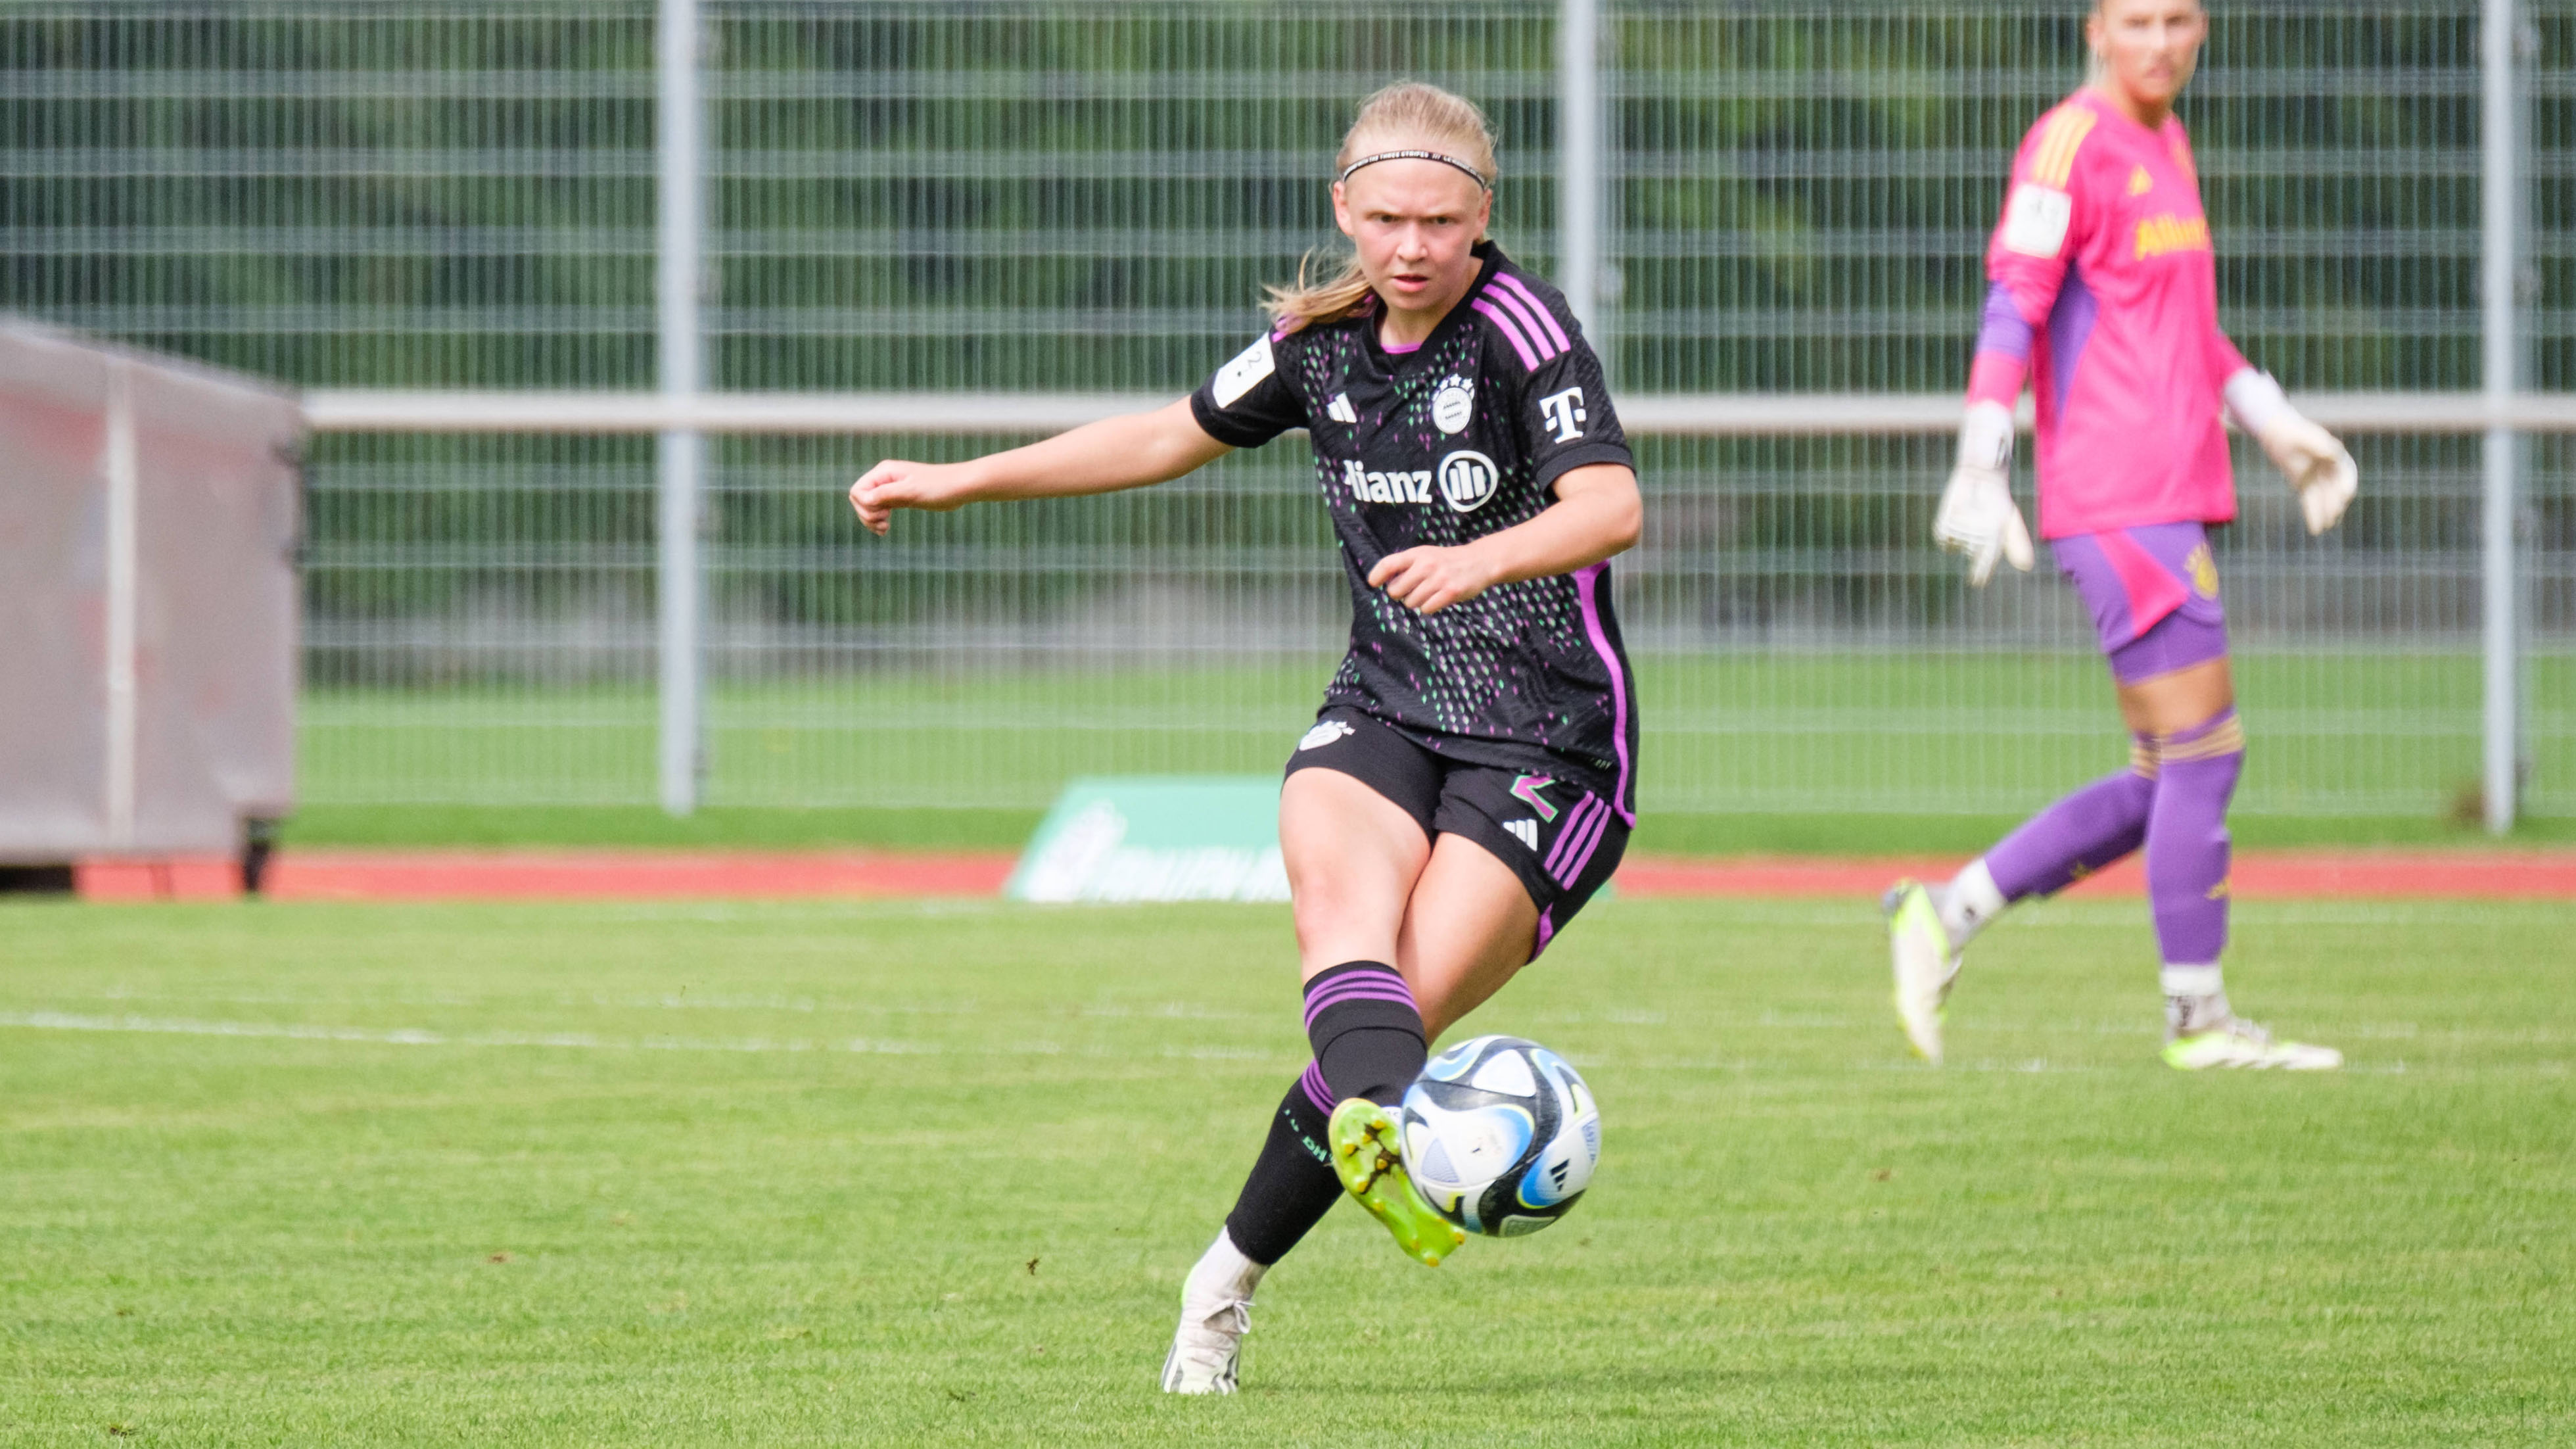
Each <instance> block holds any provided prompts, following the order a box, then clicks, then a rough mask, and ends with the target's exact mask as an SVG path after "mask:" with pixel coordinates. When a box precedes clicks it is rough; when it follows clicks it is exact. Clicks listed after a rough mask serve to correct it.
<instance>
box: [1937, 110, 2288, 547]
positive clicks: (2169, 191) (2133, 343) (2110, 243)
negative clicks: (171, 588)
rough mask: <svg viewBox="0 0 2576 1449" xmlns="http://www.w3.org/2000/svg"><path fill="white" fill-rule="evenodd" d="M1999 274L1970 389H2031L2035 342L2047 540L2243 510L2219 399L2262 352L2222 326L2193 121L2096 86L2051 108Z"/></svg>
mask: <svg viewBox="0 0 2576 1449" xmlns="http://www.w3.org/2000/svg"><path fill="white" fill-rule="evenodd" d="M2025 191H2028V192H2030V193H2031V194H2028V195H2024V194H2023V193H2024V192H2025ZM2055 218H2063V227H2062V236H2061V235H2059V228H2058V226H2057V225H2056V224H2055V221H2054V219H2055ZM2052 242H2053V245H2054V250H2053V251H2051V250H2049V248H2050V246H2051V245H2052ZM1986 271H1987V275H1988V276H1989V277H1990V278H1991V279H1992V280H1993V282H1994V284H1995V287H1994V292H1993V293H1992V294H1991V295H1990V296H1989V298H1988V302H1987V308H1986V315H1985V325H1984V326H1983V327H1982V328H1981V330H1980V332H1979V337H1978V353H1977V360H1976V363H1975V364H1974V367H1975V371H1974V374H1973V376H1972V380H1971V382H1970V387H1969V396H1970V398H1971V399H1972V400H1988V399H1991V400H1993V401H1998V402H2009V401H2011V400H2012V399H2013V398H2014V397H2017V396H2018V394H2019V392H2020V386H2019V383H2018V380H2017V379H2014V378H2013V377H2012V376H2011V369H2010V367H2009V366H2008V364H2009V363H2010V362H2011V361H2012V360H2013V354H2014V353H2015V352H2016V351H2018V350H2026V351H2027V354H2028V357H2029V383H2030V387H2031V390H2032V392H2034V393H2035V394H2037V398H2038V403H2039V409H2038V411H2039V443H2038V461H2039V531H2040V533H2041V535H2042V536H2043V537H2047V538H2064V537H2066V536H2068V535H2070V534H2078V533H2107V532H2109V531H2111V530H2113V529H2119V528H2128V527H2135V526H2139V525H2144V524H2155V523H2186V522H2192V523H2223V522H2226V521H2228V520H2230V519H2232V518H2234V517H2235V516H2236V486H2235V476H2234V473H2233V470H2232V469H2231V468H2230V466H2229V462H2228V454H2227V435H2226V430H2225V427H2224V424H2223V423H2222V421H2221V416H2220V413H2221V409H2220V399H2219V394H2220V390H2221V389H2222V388H2223V387H2224V386H2225V385H2226V382H2227V379H2228V378H2229V377H2230V376H2232V375H2233V374H2234V373H2235V372H2236V371H2237V370H2238V369H2239V368H2241V367H2242V366H2244V359H2243V357H2242V355H2240V354H2239V353H2238V352H2237V351H2236V349H2235V347H2234V346H2233V345H2232V344H2230V343H2229V342H2228V341H2227V338H2226V336H2225V334H2223V333H2221V332H2220V331H2219V329H2218V270H2217V264H2216V260H2215V258H2214V257H2213V255H2212V254H2211V251H2210V242H2209V223H2208V218H2207V215H2206V213H2204V212H2203V211H2202V209H2201V202H2200V179H2199V176H2198V174H2197V172H2196V171H2195V170H2194V169H2193V166H2192V159H2191V142H2190V140H2189V138H2188V137H2187V136H2185V135H2184V133H2183V128H2182V123H2181V122H2180V121H2178V120H2175V119H2173V118H2171V117H2168V118H2167V119H2166V121H2165V123H2164V125H2163V127H2162V128H2161V129H2159V130H2154V131H2150V130H2148V129H2147V128H2146V127H2144V126H2141V125H2139V124H2138V123H2137V122H2135V121H2132V120H2130V119H2129V118H2128V117H2127V116H2125V115H2123V114H2121V112H2120V111H2119V110H2118V109H2117V108H2116V107H2114V106H2112V105H2111V104H2110V103H2109V102H2108V101H2107V100H2104V99H2103V98H2102V97H2100V96H2098V95H2096V94H2094V93H2093V92H2091V91H2089V90H2087V91H2078V92H2076V93H2075V94H2074V95H2072V96H2070V97H2068V98H2067V99H2066V101H2065V102H2064V103H2063V104H2061V105H2059V106H2058V107H2056V108H2055V109H2053V110H2051V111H2050V112H2049V113H2048V114H2046V115H2044V116H2042V117H2040V119H2039V121H2038V123H2037V124H2035V125H2033V126H2032V127H2031V129H2030V134H2029V135H2028V136H2027V137H2025V138H2024V140H2023V142H2022V146H2021V151H2020V153H2019V154H2018V155H2017V156H2016V157H2015V158H2014V160H2013V168H2012V183H2011V187H2010V188H2009V189H2008V190H2007V193H2006V196H2005V206H2004V214H2003V218H2002V219H2001V220H2000V221H1999V222H1998V223H1997V225H1996V227H1995V230H1994V233H1993V236H1992V238H1991V240H1990V241H1989V243H1988V245H1987V249H1986ZM2007 387H2009V388H2010V391H2009V392H2005V391H2004V389H2005V388H2007Z"/></svg>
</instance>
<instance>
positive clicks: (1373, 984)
mask: <svg viewBox="0 0 2576 1449" xmlns="http://www.w3.org/2000/svg"><path fill="white" fill-rule="evenodd" d="M1306 1040H1307V1041H1308V1042H1309V1043H1311V1044H1313V1046H1314V1048H1315V1065H1316V1066H1318V1067H1320V1068H1322V1069H1323V1076H1324V1084H1325V1086H1326V1087H1327V1089H1328V1090H1330V1092H1331V1093H1332V1096H1333V1099H1334V1100H1335V1101H1337V1102H1339V1101H1348V1100H1349V1099H1350V1098H1353V1097H1366V1098H1368V1099H1369V1100H1370V1101H1372V1102H1375V1103H1378V1104H1379V1105H1381V1106H1386V1107H1392V1106H1394V1105H1395V1104H1396V1103H1398V1102H1401V1101H1403V1100H1404V1089H1405V1088H1407V1087H1409V1086H1412V1085H1413V1079H1414V1078H1415V1077H1417V1076H1419V1075H1421V1073H1422V1064H1423V1062H1424V1061H1426V1060H1428V1059H1429V1057H1430V1050H1429V1048H1428V1045H1427V1044H1426V1042H1425V1040H1424V1034H1423V1030H1422V1012H1421V1011H1420V1010H1419V1009H1418V1008H1416V1007H1415V1006H1414V1004H1413V990H1412V988H1411V987H1408V986H1406V985H1405V984H1404V978H1403V977H1402V976H1400V975H1397V974H1396V970H1395V968H1394V967H1392V966H1389V965H1386V964H1384V963H1383V962H1378V961H1345V962H1343V963H1342V964H1341V965H1339V966H1335V967H1333V968H1332V969H1331V970H1329V971H1323V972H1319V973H1318V974H1317V975H1316V976H1315V978H1314V979H1313V980H1311V981H1309V982H1307V983H1306Z"/></svg>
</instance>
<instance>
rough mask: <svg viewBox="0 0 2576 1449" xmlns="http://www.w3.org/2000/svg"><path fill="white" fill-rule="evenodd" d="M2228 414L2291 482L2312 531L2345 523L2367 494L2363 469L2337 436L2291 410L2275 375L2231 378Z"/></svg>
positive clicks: (2257, 373) (2249, 370) (2250, 371)
mask: <svg viewBox="0 0 2576 1449" xmlns="http://www.w3.org/2000/svg"><path fill="white" fill-rule="evenodd" d="M2227 410H2228V411H2229V412H2231V413H2233V414H2235V416H2236V425H2237V426H2238V427H2241V428H2243V429H2244V430H2245V431H2247V432H2249V433H2252V434H2253V435H2254V441H2256V442H2258V443H2260V444H2262V445H2263V456H2264V457H2267V458H2269V459H2271V460H2272V466H2273V467H2275V468H2278V469H2280V470H2281V476H2282V477H2283V478H2286V479H2288V480H2289V483H2290V491H2291V492H2293V493H2296V494H2297V495H2299V515H2300V517H2301V518H2303V519H2305V520H2306V522H2307V525H2308V532H2309V533H2311V534H2317V533H2323V532H2325V531H2326V530H2327V529H2329V528H2332V527H2334V526H2335V525H2336V524H2337V523H2339V522H2341V521H2342V520H2343V511H2344V510H2345V509H2347V508H2349V507H2351V506H2352V499H2353V495H2354V494H2356V493H2358V492H2360V491H2361V467H2360V465H2359V464H2356V463H2354V462H2353V461H2352V454H2351V453H2350V452H2349V451H2347V450H2346V449H2345V448H2344V445H2343V444H2342V442H2341V441H2339V440H2338V439H2337V438H2336V437H2335V435H2334V434H2332V433H2329V432H2327V431H2326V430H2325V429H2323V428H2321V427H2318V426H2317V425H2316V424H2315V423H2312V422H2310V421H2308V420H2307V419H2306V418H2304V417H2302V416H2300V415H2299V411H2298V409H2296V408H2294V407H2291V406H2290V399H2289V397H2288V396H2287V395H2285V394H2284V393H2283V392H2282V391H2281V385H2280V384H2279V383H2277V382H2274V381H2273V380H2272V375H2271V374H2270V373H2268V372H2262V371H2258V370H2257V369H2254V368H2251V367H2249V368H2247V369H2245V370H2244V371H2243V372H2240V373H2238V374H2236V375H2235V376H2234V377H2231V378H2229V379H2228V380H2227Z"/></svg>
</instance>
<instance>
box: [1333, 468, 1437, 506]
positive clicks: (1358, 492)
mask: <svg viewBox="0 0 2576 1449" xmlns="http://www.w3.org/2000/svg"><path fill="white" fill-rule="evenodd" d="M1342 486H1343V487H1345V488H1348V489H1349V490H1351V497H1352V498H1354V499H1356V500H1358V501H1359V502H1362V503H1428V502H1430V501H1431V471H1430V470H1429V469H1427V468H1424V469H1417V470H1415V471H1413V472H1410V473H1404V472H1397V473H1380V472H1377V471H1375V470H1373V469H1369V468H1363V467H1361V466H1360V465H1359V464H1357V463H1353V462H1345V463H1343V464H1342Z"/></svg>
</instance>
